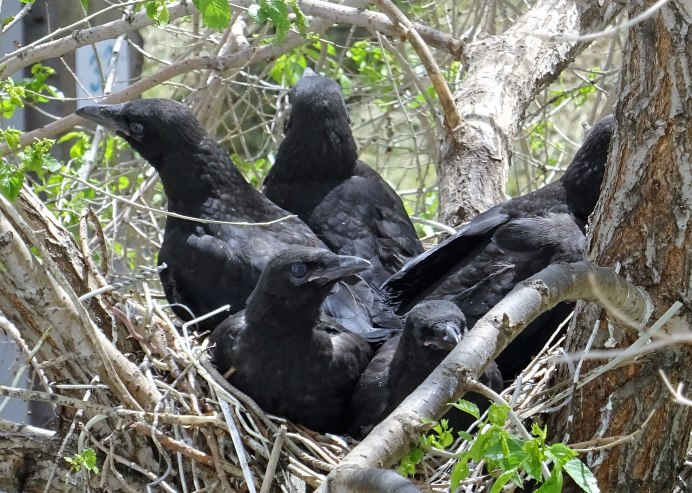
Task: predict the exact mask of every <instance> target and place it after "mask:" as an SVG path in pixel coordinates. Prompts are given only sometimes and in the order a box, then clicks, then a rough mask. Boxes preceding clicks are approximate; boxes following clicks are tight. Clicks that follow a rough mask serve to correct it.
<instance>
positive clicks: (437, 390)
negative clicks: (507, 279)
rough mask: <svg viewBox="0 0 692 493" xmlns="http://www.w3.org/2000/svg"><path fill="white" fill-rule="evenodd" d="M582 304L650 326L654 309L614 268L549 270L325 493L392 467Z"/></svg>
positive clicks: (515, 294) (495, 314)
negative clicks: (523, 339)
mask: <svg viewBox="0 0 692 493" xmlns="http://www.w3.org/2000/svg"><path fill="white" fill-rule="evenodd" d="M578 299H584V300H588V301H594V302H596V303H599V304H601V305H604V306H606V307H607V309H608V310H610V312H611V313H612V314H613V315H615V316H617V317H620V318H626V319H627V320H630V321H635V323H637V324H642V323H644V322H645V321H646V320H647V319H648V317H649V315H650V313H651V309H652V308H651V306H652V305H651V301H650V300H649V297H648V295H647V294H646V293H645V292H644V291H643V290H641V289H640V288H638V287H636V286H634V285H633V284H631V283H629V282H627V281H626V280H624V279H622V278H620V277H619V276H618V275H617V274H615V272H614V271H613V270H611V269H604V268H601V267H597V266H595V265H593V264H591V263H589V262H585V261H584V262H577V263H574V264H554V265H551V266H549V267H547V268H546V269H544V270H542V271H541V272H539V273H538V274H536V275H535V276H533V277H531V278H529V279H527V280H526V281H524V282H522V283H521V284H519V285H517V286H516V287H515V288H514V289H513V290H512V291H511V292H510V293H509V294H508V295H507V297H505V298H504V299H503V300H502V301H501V302H500V303H498V304H497V305H496V306H495V307H494V308H493V309H492V310H490V311H489V312H488V313H487V314H486V315H485V316H484V317H483V318H481V319H480V320H479V321H478V322H477V323H476V325H475V326H474V327H473V329H471V331H470V332H469V333H468V334H467V335H466V336H465V338H464V344H462V345H459V346H457V347H456V348H455V349H454V350H453V351H452V352H451V353H450V354H449V356H447V358H445V360H444V361H443V362H442V363H441V364H440V366H439V367H437V369H435V371H434V372H433V373H432V374H431V375H430V376H429V377H428V378H427V379H426V380H425V381H424V382H423V383H422V384H421V385H420V386H419V387H418V388H417V389H416V390H415V391H414V392H413V393H412V394H411V395H410V396H409V397H407V398H406V399H405V400H404V402H402V404H401V405H400V406H399V407H398V408H397V409H395V410H394V411H393V412H392V414H391V415H390V416H389V417H388V418H387V419H385V420H384V421H383V422H382V423H380V424H379V425H377V426H376V427H375V428H374V429H373V431H372V432H371V433H370V435H368V436H367V437H366V438H365V439H364V440H363V441H362V442H361V443H360V444H359V445H358V446H356V447H355V448H354V449H353V450H352V451H351V453H349V454H348V455H347V456H346V458H344V460H343V461H342V462H341V463H340V464H339V466H338V467H337V468H336V469H334V471H332V473H331V474H330V475H329V477H328V480H327V481H326V482H325V483H323V485H322V487H321V490H320V491H322V492H326V491H337V490H336V489H334V488H333V486H332V485H333V484H337V483H334V481H336V480H337V479H336V478H338V476H339V475H341V474H344V475H345V476H349V475H351V474H353V472H354V471H357V470H358V469H359V468H370V467H384V468H388V467H390V466H391V465H392V464H394V463H395V462H396V461H397V460H399V459H400V458H401V457H403V455H405V453H406V452H407V451H408V450H409V448H410V447H411V446H412V445H413V444H414V443H416V440H417V437H418V436H419V435H420V433H421V432H423V431H425V425H423V424H422V423H421V418H427V419H433V420H436V419H439V418H440V416H442V415H443V413H444V412H445V411H446V409H447V403H449V402H454V401H456V400H458V399H459V398H460V397H461V396H462V395H463V394H464V392H465V391H466V390H467V388H468V387H469V382H470V380H471V379H473V378H477V377H478V375H480V374H481V373H482V372H483V371H484V370H485V368H486V366H487V365H488V364H489V363H490V362H491V361H493V360H494V359H495V357H496V356H497V355H498V354H499V353H500V352H501V351H502V350H503V349H504V348H505V347H507V345H508V344H509V343H510V342H511V341H512V339H513V338H514V337H516V335H517V334H519V333H520V332H521V331H522V330H523V329H524V327H526V326H527V325H528V324H530V323H531V322H532V321H533V320H534V319H536V317H538V316H539V315H540V314H541V313H544V312H546V311H547V310H549V309H551V308H552V307H554V306H555V305H557V304H558V303H560V302H562V301H567V300H578ZM345 480H347V479H345ZM339 481H341V480H340V479H339Z"/></svg>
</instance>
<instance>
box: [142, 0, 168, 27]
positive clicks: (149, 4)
mask: <svg viewBox="0 0 692 493" xmlns="http://www.w3.org/2000/svg"><path fill="white" fill-rule="evenodd" d="M139 5H142V4H138V6H139ZM143 5H144V10H145V12H146V13H147V16H148V17H149V18H150V19H153V20H154V21H156V24H157V25H158V26H164V25H166V24H168V22H169V21H170V20H171V13H170V11H169V10H168V5H166V0H147V1H146V2H144V4H143Z"/></svg>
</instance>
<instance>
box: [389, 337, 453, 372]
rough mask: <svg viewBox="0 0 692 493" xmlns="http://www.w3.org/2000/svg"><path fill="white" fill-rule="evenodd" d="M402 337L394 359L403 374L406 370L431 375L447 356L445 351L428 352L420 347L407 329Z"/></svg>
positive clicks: (395, 365)
mask: <svg viewBox="0 0 692 493" xmlns="http://www.w3.org/2000/svg"><path fill="white" fill-rule="evenodd" d="M401 337H402V339H401V340H400V341H399V344H398V346H397V348H396V352H395V353H394V358H393V360H394V361H396V362H398V363H399V364H394V365H393V366H394V367H395V368H399V369H400V370H401V371H402V372H403V369H404V368H405V369H406V371H407V372H413V373H421V374H427V373H430V372H431V371H432V370H433V368H435V367H436V366H437V365H438V364H439V363H440V362H441V361H442V360H443V359H444V357H445V356H446V354H445V353H444V351H433V350H430V351H428V350H426V349H425V348H422V347H420V346H419V345H418V343H417V342H416V341H415V339H414V337H413V335H412V334H411V333H410V331H407V330H406V329H404V332H403V333H402V335H401ZM397 377H398V375H397Z"/></svg>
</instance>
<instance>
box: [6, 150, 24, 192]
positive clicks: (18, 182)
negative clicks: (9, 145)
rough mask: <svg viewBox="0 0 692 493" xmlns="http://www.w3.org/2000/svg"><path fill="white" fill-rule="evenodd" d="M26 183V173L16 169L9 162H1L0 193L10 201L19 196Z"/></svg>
mask: <svg viewBox="0 0 692 493" xmlns="http://www.w3.org/2000/svg"><path fill="white" fill-rule="evenodd" d="M23 183H24V171H23V170H21V169H19V168H16V167H15V166H13V165H11V164H10V163H8V162H7V161H5V160H3V162H0V193H2V194H3V195H4V196H5V197H7V198H8V199H9V200H14V199H16V198H17V196H18V195H19V192H20V191H21V189H22V184H23Z"/></svg>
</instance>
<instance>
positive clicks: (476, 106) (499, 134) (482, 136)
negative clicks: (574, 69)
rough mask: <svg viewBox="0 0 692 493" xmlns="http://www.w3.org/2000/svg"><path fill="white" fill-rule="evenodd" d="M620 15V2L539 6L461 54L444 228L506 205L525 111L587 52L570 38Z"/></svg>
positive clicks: (446, 148)
mask: <svg viewBox="0 0 692 493" xmlns="http://www.w3.org/2000/svg"><path fill="white" fill-rule="evenodd" d="M620 10H621V6H620V5H619V4H618V3H617V2H591V1H580V0H577V1H575V0H542V1H539V2H537V3H536V5H535V6H534V7H533V8H532V9H531V10H530V11H529V12H527V13H526V14H525V15H524V16H522V17H521V19H519V20H518V21H517V22H516V24H515V25H514V26H513V27H512V28H510V29H508V30H507V31H506V32H504V33H503V34H501V35H498V36H491V37H488V38H485V39H481V40H478V41H475V42H473V43H470V44H469V45H468V46H467V47H466V48H465V49H464V56H463V62H464V65H465V66H466V67H467V69H466V77H465V80H464V82H463V84H462V86H461V89H460V90H459V91H458V92H457V93H456V94H455V95H454V97H455V100H456V101H457V106H458V108H459V112H460V113H461V116H462V119H463V123H462V124H461V125H460V126H459V127H458V128H457V129H453V130H452V131H451V132H449V133H448V135H447V136H446V138H445V141H444V144H443V146H442V152H441V156H440V165H439V166H438V176H439V187H440V211H439V215H440V219H441V220H442V221H443V222H445V223H447V224H450V225H458V224H461V223H464V222H467V221H468V220H469V219H471V218H472V217H474V216H475V215H477V214H478V213H480V212H483V211H484V210H486V209H488V208H490V207H492V206H493V205H495V204H497V203H498V202H501V201H503V200H504V199H505V194H504V191H505V183H506V182H507V172H508V169H509V164H510V158H511V155H512V149H513V143H514V137H515V135H516V132H517V129H518V127H519V121H520V119H521V118H522V116H523V114H524V110H525V109H526V106H527V105H528V104H529V102H531V101H532V100H533V99H534V98H535V97H536V94H537V93H538V91H539V90H540V89H541V88H542V87H543V86H545V85H546V84H549V83H550V82H552V81H553V80H555V78H556V77H557V76H558V75H559V74H560V72H561V71H562V69H563V68H564V67H565V66H566V65H567V64H568V63H569V62H570V61H572V60H573V59H574V57H575V56H577V55H578V54H579V53H580V52H581V51H582V50H584V48H585V47H586V46H588V43H583V42H582V43H578V42H576V41H574V40H570V37H575V36H578V35H579V34H580V33H582V32H593V31H599V30H601V29H603V28H604V27H605V26H607V25H608V24H609V23H610V22H611V21H612V20H613V18H614V17H615V16H616V15H617V14H618V13H619V12H620ZM527 33H540V34H541V35H542V36H540V37H539V36H531V35H527ZM550 36H556V37H561V38H565V40H560V41H556V40H553V39H549V37H550Z"/></svg>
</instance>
